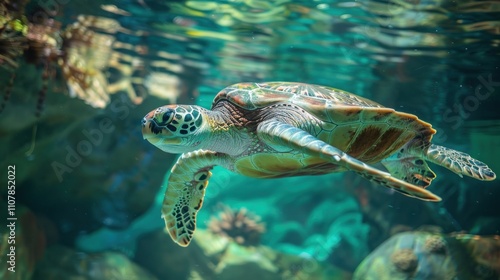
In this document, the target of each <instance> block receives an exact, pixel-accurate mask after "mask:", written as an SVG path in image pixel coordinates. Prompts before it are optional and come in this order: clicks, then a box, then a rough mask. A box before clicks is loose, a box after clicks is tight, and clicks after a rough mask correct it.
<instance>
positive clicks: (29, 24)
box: [0, 0, 500, 280]
mask: <svg viewBox="0 0 500 280" xmlns="http://www.w3.org/2000/svg"><path fill="white" fill-rule="evenodd" d="M63 2H64V3H63ZM13 3H14V4H13ZM22 6H24V2H23V3H17V2H12V1H3V2H2V3H1V6H0V7H1V8H0V12H3V13H0V26H1V28H0V91H2V92H0V93H1V94H2V96H3V100H4V101H3V102H2V112H1V114H0V136H1V137H0V153H1V157H0V162H1V163H2V165H1V167H2V168H3V169H4V170H5V172H4V173H5V176H4V175H2V176H1V177H2V179H1V181H0V182H2V187H1V189H0V190H1V193H0V205H2V209H1V210H0V211H1V212H2V215H0V217H1V218H2V219H1V220H2V223H4V221H6V219H7V209H8V204H9V202H8V201H10V200H11V198H9V195H10V194H9V193H8V191H9V189H8V187H7V184H8V183H7V181H8V180H7V179H8V178H7V166H9V165H15V166H16V178H15V179H16V192H15V201H16V209H17V210H16V215H17V216H16V217H17V218H18V220H17V221H18V222H17V228H16V231H15V232H16V241H17V243H16V246H17V247H16V250H17V251H16V252H17V258H16V267H17V272H15V273H12V272H10V271H9V270H8V269H7V268H8V264H7V266H6V260H8V257H7V253H9V251H10V248H9V247H7V246H6V244H8V236H9V232H8V231H5V229H3V230H0V233H1V234H2V239H1V240H0V252H1V253H2V255H1V256H0V260H1V264H0V278H1V279H70V277H77V276H79V277H82V278H81V279H176V280H177V279H255V278H262V279H352V278H354V279H444V278H443V277H445V276H446V277H450V278H449V279H500V278H498V277H500V276H499V275H500V267H499V266H498V263H500V259H498V256H499V250H500V249H499V248H500V244H498V242H499V241H498V240H499V238H498V235H500V216H499V213H500V208H499V206H498V202H499V197H500V185H499V183H498V180H494V181H491V182H481V181H477V180H474V179H472V178H460V177H459V176H457V175H455V174H453V173H452V172H450V171H448V170H446V169H444V168H441V167H438V166H435V165H432V166H431V168H432V169H433V170H434V171H435V173H436V174H437V175H438V177H437V179H435V180H434V181H433V182H432V185H431V186H430V187H429V190H431V191H432V192H434V193H436V194H437V195H439V196H441V197H442V199H443V201H442V202H439V203H430V202H423V201H419V200H416V199H412V198H408V197H405V196H403V195H401V194H398V193H395V192H393V191H390V190H388V189H385V188H383V187H381V186H379V185H376V184H374V183H371V182H369V181H367V180H365V179H363V178H361V177H359V176H357V175H356V174H354V173H352V172H351V173H349V172H348V173H341V174H331V175H324V176H304V177H293V178H285V179H273V180H263V179H251V178H247V177H244V176H241V175H237V174H234V173H231V172H229V171H227V170H225V169H223V168H221V167H215V169H214V170H213V177H212V179H211V180H210V183H209V186H208V188H207V193H206V199H205V201H204V204H203V209H202V210H201V211H200V213H199V215H198V218H197V227H198V229H199V230H198V231H197V233H196V234H195V238H194V244H192V245H190V246H189V247H188V248H181V247H179V246H177V245H176V244H174V243H173V242H172V241H171V240H170V237H169V236H168V233H165V232H164V231H163V227H164V222H163V220H162V219H161V218H160V215H161V203H162V201H163V197H164V191H165V188H166V187H168V186H167V178H168V175H169V170H170V169H171V167H172V166H173V164H174V162H175V160H176V155H167V154H166V153H163V152H161V151H160V150H159V149H157V148H155V147H154V146H153V145H151V144H149V143H148V142H147V141H144V140H143V139H142V135H141V130H140V121H141V119H142V117H143V116H144V115H145V114H147V113H148V112H149V111H151V110H153V109H154V108H156V107H159V106H162V105H165V104H171V103H182V104H197V105H200V106H203V107H206V108H210V106H211V103H212V100H213V98H214V96H215V95H216V93H217V92H218V91H219V90H221V89H223V88H224V87H226V86H228V85H231V84H234V83H239V82H264V81H294V82H303V83H311V84H320V85H326V86H332V87H335V88H339V89H343V90H345V91H348V92H352V93H355V94H358V95H360V96H363V97H366V98H369V99H371V100H374V101H376V102H378V103H380V104H383V105H384V106H387V107H390V108H394V109H396V110H398V111H403V112H407V113H411V114H415V115H418V116H419V118H420V119H422V120H425V121H427V122H429V123H432V125H433V127H434V128H435V129H436V130H438V132H437V134H436V135H435V136H434V140H433V142H434V143H436V144H440V145H445V146H447V147H450V148H454V149H457V150H460V151H464V152H467V153H469V154H470V155H472V156H473V157H475V158H477V159H479V160H481V161H484V162H485V163H487V164H488V165H489V166H490V167H491V168H492V169H493V171H496V172H500V161H499V160H498V158H499V157H500V113H499V112H498V108H497V107H498V104H500V97H499V94H498V93H499V91H500V69H499V67H500V45H499V44H500V21H499V20H498V19H499V18H500V5H499V4H498V3H497V2H495V1H425V0H422V1H413V0H412V1H400V0H390V1H371V0H366V1H287V0H276V1H257V0H254V1H252V0H234V1H213V2H210V1H160V0H156V1H153V0H148V1H144V0H137V1H133V0H129V1H107V2H106V1H79V0H70V1H53V2H43V1H40V3H37V2H36V1H32V2H30V3H28V4H27V5H26V7H25V9H21V7H22ZM54 21H55V22H56V23H57V24H54ZM16 24H17V25H16ZM58 24H60V25H58ZM22 26H26V30H31V33H30V32H28V31H26V32H24V31H22V28H21V27H22ZM40 26H45V27H46V28H45V29H44V28H41V27H40ZM37 28H38V29H37ZM65 30H66V31H65ZM68 30H73V31H71V32H74V33H71V32H70V31H68ZM74 30H77V31H78V30H84V31H85V32H87V33H85V34H91V37H84V36H82V37H78V36H80V35H79V34H80V33H78V32H77V31H74ZM23 32H24V33H23ZM64 32H67V33H64ZM68 33H71V34H72V36H69V35H67V34H68ZM35 34H45V35H46V36H45V37H40V38H39V37H37V36H35ZM65 34H66V35H65ZM82 34H83V33H82ZM77 35H78V36H77ZM12 38H17V39H19V40H20V41H19V42H22V43H21V45H20V46H25V47H16V46H17V45H14V44H13V42H14V41H15V40H14V41H12ZM89 38H91V39H89ZM17 39H16V40H17ZM37 40H38V41H37ZM33 42H42V43H43V44H41V47H40V45H37V44H34V43H33ZM23 44H24V45H23ZM28 45H29V46H30V47H27V46H28ZM37 48H40V49H41V50H43V51H41V52H39V51H38V49H37ZM32 52H34V53H41V54H44V55H46V54H48V53H50V55H47V56H44V55H41V58H40V59H38V60H37V59H35V60H34V59H33V57H32V56H30V55H28V54H31V53H32ZM51 55H52V56H51ZM68 69H73V70H74V71H75V72H71V73H70V74H68V72H65V71H69V70H68ZM75 69H76V70H75ZM82 69H83V70H85V71H86V72H85V71H83V72H82V73H83V74H82V73H80V74H78V71H79V70H82ZM13 74H14V75H13ZM79 75H80V76H79ZM81 77H84V78H83V80H85V82H81V80H78V79H80V78H81ZM37 104H38V105H37ZM37 115H39V116H37ZM377 167H381V166H380V165H377ZM381 168H383V167H381ZM222 205H225V206H227V207H230V208H232V209H234V211H238V210H240V209H242V208H245V209H247V211H248V212H250V214H248V217H249V218H248V220H251V221H250V224H252V223H257V224H262V225H263V226H264V227H265V230H264V231H262V232H257V235H258V236H257V237H255V236H252V234H254V232H253V231H252V229H251V227H250V229H247V230H246V231H245V230H243V233H241V234H240V235H241V236H240V237H242V238H243V240H245V238H246V239H251V238H256V240H257V243H258V244H257V246H250V247H248V246H244V245H241V244H239V243H241V242H239V240H240V239H238V238H237V237H235V236H233V237H232V239H231V238H229V239H228V238H227V236H226V237H224V234H221V232H217V230H214V228H217V227H219V229H220V227H224V225H223V223H222V222H219V223H217V219H219V220H221V216H220V215H221V214H220V213H222V212H223V211H222V209H226V208H224V206H222ZM4 206H5V207H4ZM4 209H5V211H4ZM233 214H234V213H233ZM248 220H245V219H244V222H248ZM252 221H254V222H252ZM231 226H233V227H234V226H235V225H234V224H233V225H231ZM231 226H230V227H231ZM211 231H213V232H216V233H215V234H212V233H210V232H211ZM424 231H425V232H428V231H431V232H434V233H435V234H437V233H436V232H441V233H440V234H442V235H439V236H444V237H443V238H445V239H446V244H447V245H446V246H447V247H446V249H442V250H441V249H436V250H434V249H433V250H434V251H433V250H430V249H429V250H430V251H429V250H427V251H426V249H425V248H428V247H426V245H425V244H428V243H426V242H427V241H426V240H428V236H427V235H425V234H422V232H424ZM399 232H407V233H408V234H409V235H404V236H401V235H400V236H399V237H398V235H397V233H399ZM457 232H461V233H467V234H471V235H477V236H478V237H477V238H475V239H474V238H472V237H471V236H466V237H463V236H459V237H457V236H456V235H451V234H452V233H457ZM395 236H396V237H395ZM479 236H480V237H479ZM230 237H231V236H230ZM391 237H392V238H393V239H391ZM398 238H400V239H398ZM426 238H427V239H426ZM387 240H392V241H391V242H392V243H388V244H389V245H386V246H385V247H383V246H382V247H379V246H381V244H382V243H383V242H385V241H387ZM394 240H396V241H394ZM464 240H465V241H464ZM470 240H475V241H473V242H472V241H470ZM429 242H430V241H429ZM469 242H470V243H469ZM437 243H439V242H437ZM391 244H392V245H391ZM395 244H396V245H395ZM422 244H423V245H422ZM461 244H467V245H461ZM471 244H472V245H471ZM391 246H392V247H391ZM377 248H379V249H377ZM380 248H381V249H380ZM387 248H389V249H387ZM391 248H392V249H391ZM401 248H403V249H405V248H413V252H414V253H415V256H416V257H415V258H416V260H417V261H416V263H418V267H412V262H411V257H412V256H413V255H411V254H410V255H409V256H410V257H408V259H410V261H408V262H407V263H406V265H407V267H406V268H405V269H406V270H405V269H404V267H403V268H401V267H399V268H398V264H400V263H398V262H397V261H396V259H397V258H396V257H394V256H399V255H398V254H399V253H400V252H399V251H397V250H400V249H401ZM422 248H424V249H422ZM432 248H441V247H439V246H437V247H432ZM485 248H491V250H490V249H488V250H486V249H485ZM391 250H392V251H391ZM443 250H444V252H445V253H443ZM429 252H430V253H429ZM370 254H371V255H370ZM452 256H454V257H452ZM364 259H365V260H367V261H366V262H365V265H364V266H362V267H361V266H359V265H360V263H361V262H362V261H363V260H364ZM408 259H407V260H408ZM398 260H399V259H398ZM377 261H378V262H377ZM373 263H375V265H373V266H372V264H373ZM441 263H442V264H443V265H437V264H441ZM444 264H446V265H444ZM448 264H450V265H448ZM403 266H404V265H403ZM360 267H361V268H360ZM377 267H378V269H377ZM408 267H409V268H408ZM356 269H358V272H357V273H356V274H355V271H356ZM370 269H371V270H370ZM391 269H392V270H391ZM398 269H399V270H398ZM366 271H369V272H366ZM367 275H371V277H374V278H369V277H368V276H367ZM443 275H444V276H443ZM409 277H413V278H409ZM453 277H456V278H453Z"/></svg>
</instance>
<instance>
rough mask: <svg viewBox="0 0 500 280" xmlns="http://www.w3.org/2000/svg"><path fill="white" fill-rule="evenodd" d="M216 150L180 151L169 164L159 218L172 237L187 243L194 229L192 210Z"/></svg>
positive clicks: (200, 201) (198, 203) (200, 197)
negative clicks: (167, 178)
mask: <svg viewBox="0 0 500 280" xmlns="http://www.w3.org/2000/svg"><path fill="white" fill-rule="evenodd" d="M217 158H218V157H217V154H216V153H214V152H209V151H203V150H198V151H195V152H191V153H185V154H183V155H182V156H181V157H180V158H179V159H178V160H177V163H176V164H175V165H174V167H173V168H172V172H171V174H170V178H169V180H168V186H167V190H166V192H165V198H164V200H163V207H162V218H163V219H164V220H165V225H166V230H167V231H168V233H169V234H170V236H171V237H172V239H173V240H174V241H175V242H176V243H178V244H179V245H181V246H187V245H189V243H190V242H191V239H192V238H193V234H194V231H195V229H196V214H197V213H198V211H199V210H200V208H201V206H202V204H203V198H204V196H205V189H206V187H207V185H208V179H210V176H211V175H212V173H211V172H210V170H211V169H212V168H213V166H214V165H216V162H217Z"/></svg>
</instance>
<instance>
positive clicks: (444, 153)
mask: <svg viewBox="0 0 500 280" xmlns="http://www.w3.org/2000/svg"><path fill="white" fill-rule="evenodd" d="M435 132H436V131H435V130H434V129H433V128H432V127H431V125H430V124H429V123H426V122H424V121H422V120H419V119H418V118H417V117H416V116H414V115H411V114H407V113H402V112H397V111H395V110H394V109H390V108H385V107H383V106H382V105H380V104H378V103H375V102H373V101H371V100H368V99H365V98H362V97H360V96H357V95H354V94H352V93H348V92H345V91H342V90H338V89H335V88H330V87H326V86H319V85H310V84H303V83H292V82H267V83H239V84H235V85H232V86H229V87H227V88H225V89H223V90H222V91H220V92H219V93H218V94H217V96H216V97H215V99H214V101H213V104H212V109H211V110H207V109H205V108H202V107H199V106H194V105H166V106H162V107H159V108H157V109H155V110H153V111H151V112H150V113H149V114H147V115H146V116H145V117H144V119H143V120H142V133H143V136H144V138H145V139H147V140H148V141H149V142H150V143H151V144H153V145H155V146H156V147H158V148H160V149H161V150H163V151H165V152H168V153H183V154H182V155H181V156H180V157H179V159H178V160H177V163H176V164H175V165H174V167H173V168H172V171H171V174H170V177H169V179H168V187H167V190H166V193H165V199H164V201H163V207H162V214H163V216H162V217H163V218H164V220H165V223H166V229H167V230H168V232H169V233H170V236H171V237H172V239H173V240H174V241H175V242H177V243H178V244H179V245H181V246H187V245H188V244H189V242H190V241H191V239H192V237H193V233H194V231H195V227H196V222H195V221H196V213H197V212H198V211H199V210H200V208H201V206H202V204H203V198H204V195H205V189H206V187H207V185H208V179H209V178H210V176H211V175H212V174H211V172H210V170H211V169H212V168H213V167H214V166H215V165H220V166H223V167H225V168H227V169H229V170H231V171H234V172H236V173H239V174H243V175H246V176H250V177H257V178H279V177H290V176H300V175H320V174H326V173H332V172H341V171H347V170H351V171H354V172H356V173H357V174H359V175H361V176H363V177H365V178H367V179H369V180H371V181H374V182H377V183H379V184H380V185H383V186H385V187H388V188H391V189H394V190H396V191H398V192H400V193H403V194H405V195H408V196H411V197H416V198H419V199H423V200H428V201H440V200H441V199H440V198H439V197H438V196H436V195H435V194H433V193H431V192H430V191H428V190H426V189H425V188H426V187H427V186H429V184H430V183H431V181H432V180H433V179H434V178H435V177H436V175H435V174H434V172H432V171H431V169H430V168H429V166H428V165H427V163H426V160H427V161H431V162H433V163H436V164H438V165H441V166H444V167H446V168H448V169H449V170H451V171H453V172H455V173H457V174H458V175H459V176H462V174H463V175H467V176H470V177H473V178H476V179H479V180H493V179H495V177H496V175H495V173H494V172H493V171H492V170H491V169H490V168H489V167H488V166H487V165H486V164H484V163H482V162H480V161H478V160H476V159H474V158H472V157H471V156H469V155H468V154H465V153H462V152H459V151H455V150H452V149H449V148H445V147H442V146H438V145H435V144H431V143H430V141H431V138H432V135H433V134H434V133H435ZM380 161H382V164H383V165H384V166H385V167H386V168H387V170H388V171H389V172H385V171H382V170H379V169H377V168H374V167H371V166H370V165H368V164H374V163H377V162H380Z"/></svg>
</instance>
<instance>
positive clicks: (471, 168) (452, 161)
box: [426, 144, 496, 181]
mask: <svg viewBox="0 0 500 280" xmlns="http://www.w3.org/2000/svg"><path fill="white" fill-rule="evenodd" d="M426 158H427V159H428V160H429V161H431V162H433V163H435V164H438V165H441V166H443V167H446V168H448V169H449V170H451V171H453V172H455V173H456V174H458V176H460V177H462V175H466V176H470V177H472V178H476V179H478V180H482V181H491V180H494V179H495V178H496V175H495V173H494V172H493V171H492V170H491V169H490V168H489V167H488V166H487V165H486V164H485V163H483V162H481V161H479V160H477V159H474V158H473V157H471V156H470V155H468V154H466V153H463V152H459V151H456V150H453V149H450V148H446V147H443V146H439V145H434V144H432V145H430V147H429V149H428V150H427V154H426Z"/></svg>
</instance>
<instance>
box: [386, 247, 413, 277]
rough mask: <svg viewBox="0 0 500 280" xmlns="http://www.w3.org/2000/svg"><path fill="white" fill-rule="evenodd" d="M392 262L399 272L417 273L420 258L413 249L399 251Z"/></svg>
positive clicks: (392, 256)
mask: <svg viewBox="0 0 500 280" xmlns="http://www.w3.org/2000/svg"><path fill="white" fill-rule="evenodd" d="M391 261H392V263H393V264H394V266H396V268H397V269H398V270H401V271H403V272H406V273H411V272H413V271H415V269H416V268H417V266H418V258H417V256H416V255H415V253H414V252H413V250H412V249H399V250H396V251H395V252H394V253H392V255H391Z"/></svg>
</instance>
